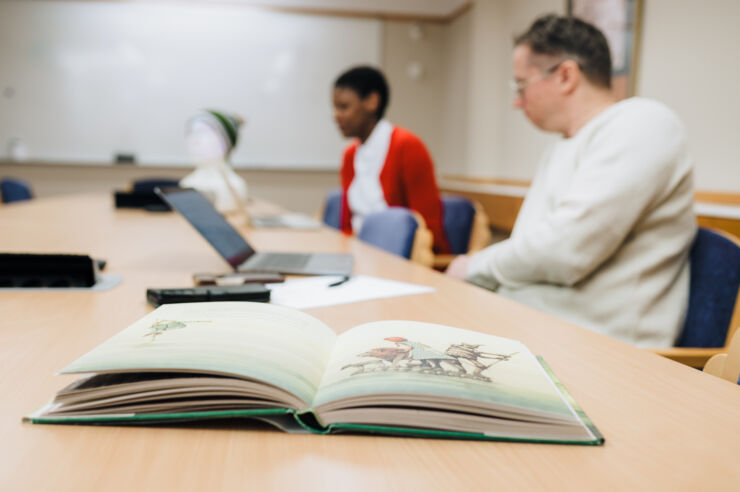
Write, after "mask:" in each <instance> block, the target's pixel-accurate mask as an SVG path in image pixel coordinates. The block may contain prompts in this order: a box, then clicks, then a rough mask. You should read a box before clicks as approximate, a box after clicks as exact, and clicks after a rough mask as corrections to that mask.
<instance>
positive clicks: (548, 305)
mask: <svg viewBox="0 0 740 492" xmlns="http://www.w3.org/2000/svg"><path fill="white" fill-rule="evenodd" d="M513 61H514V75H515V81H514V82H513V89H514V90H515V92H516V95H515V102H514V106H515V107H517V108H520V109H522V110H523V111H524V113H525V115H526V116H527V117H528V119H529V120H530V121H531V122H532V123H533V124H534V125H536V126H537V127H539V128H540V129H543V130H545V131H551V132H557V133H559V134H561V135H562V138H561V139H560V140H559V141H558V142H556V143H555V144H554V145H553V146H551V148H549V149H548V150H547V151H546V152H545V155H544V156H543V158H542V161H541V163H540V167H539V169H538V171H537V173H536V176H535V178H534V180H533V182H532V186H531V188H530V189H529V192H528V194H527V196H526V198H525V200H524V204H523V206H522V209H521V211H520V212H519V215H518V217H517V221H516V224H515V226H514V229H513V231H512V235H511V237H510V238H509V239H507V240H505V241H502V242H500V243H497V244H494V245H492V246H489V247H488V248H486V249H484V250H483V251H481V252H479V253H477V254H475V255H473V256H469V257H467V256H466V257H460V258H458V259H457V260H456V261H455V262H453V263H452V264H451V265H450V268H449V269H448V273H449V274H450V275H453V276H457V277H459V278H465V279H467V280H468V281H469V282H472V283H474V284H477V285H479V286H482V287H485V288H488V289H491V290H495V291H496V292H498V293H499V294H501V295H503V296H506V297H508V298H511V299H514V300H516V301H519V302H522V303H524V304H527V305H530V306H532V307H534V308H537V309H540V310H542V311H545V312H548V313H550V314H553V315H555V316H557V317H560V318H563V319H565V320H568V321H571V322H573V323H575V324H577V325H580V326H583V327H586V328H589V329H591V330H594V331H597V332H600V333H603V334H606V335H609V336H612V337H615V338H617V339H620V340H622V341H625V342H628V343H631V344H634V345H637V346H642V347H667V346H671V345H673V343H674V342H675V340H676V338H677V336H678V335H679V331H680V329H681V327H682V325H683V321H684V316H685V312H686V306H687V303H688V293H689V264H688V254H689V249H690V247H691V243H692V241H693V238H694V235H695V233H696V220H695V217H694V214H693V173H692V162H691V159H690V157H689V155H688V153H687V149H686V140H687V139H686V131H685V129H684V127H683V125H682V124H681V122H680V120H679V119H678V117H677V116H676V115H675V114H674V113H673V112H672V111H671V110H670V109H669V108H667V107H666V106H665V105H663V104H661V103H659V102H657V101H652V100H648V99H643V98H630V99H626V100H622V101H619V102H617V101H616V100H615V99H614V97H613V95H612V92H611V88H610V83H611V79H610V77H611V58H610V55H609V48H608V45H607V43H606V40H605V38H604V36H603V34H602V33H601V32H600V31H599V30H598V29H596V28H595V27H594V26H591V25H590V24H587V23H585V22H583V21H581V20H578V19H575V18H567V17H557V16H554V15H551V16H545V17H542V18H540V19H538V20H536V21H535V22H534V23H533V24H532V26H531V27H530V29H529V30H528V31H527V32H526V33H524V34H522V35H521V36H519V37H518V38H517V39H516V42H515V48H514V53H513Z"/></svg>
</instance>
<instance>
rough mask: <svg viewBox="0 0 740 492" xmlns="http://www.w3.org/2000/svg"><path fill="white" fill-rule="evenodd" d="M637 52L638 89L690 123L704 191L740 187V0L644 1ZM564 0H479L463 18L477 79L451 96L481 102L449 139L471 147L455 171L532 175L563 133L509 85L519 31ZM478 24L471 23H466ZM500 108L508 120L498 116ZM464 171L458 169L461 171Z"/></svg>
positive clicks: (460, 149) (461, 40)
mask: <svg viewBox="0 0 740 492" xmlns="http://www.w3.org/2000/svg"><path fill="white" fill-rule="evenodd" d="M643 3H644V11H643V18H642V20H643V25H642V40H641V43H640V51H639V54H638V67H637V95H638V96H645V97H651V98H655V99H658V100H660V101H663V102H665V103H666V104H668V105H669V106H670V107H671V108H673V109H674V110H675V111H676V112H677V113H678V115H679V116H680V117H681V119H682V120H683V121H684V123H685V124H686V126H687V128H688V132H689V146H690V150H691V153H692V155H693V156H694V160H695V166H696V167H695V169H696V187H697V189H700V190H713V191H728V192H740V166H738V165H736V161H737V160H738V156H740V138H738V134H739V133H740V123H738V116H740V95H739V94H738V90H737V87H738V86H739V85H740V82H738V81H740V51H739V50H738V46H740V29H737V22H738V19H740V2H739V1H737V0H711V1H709V2H703V3H702V2H695V1H693V0H645V1H644V2H643ZM564 11H565V0H478V1H477V2H476V4H475V7H474V8H473V9H471V10H470V11H469V12H467V13H466V14H464V15H463V16H462V17H461V18H459V19H457V20H455V21H454V22H453V23H452V25H451V26H450V30H451V32H454V31H455V30H460V29H461V28H464V29H469V31H470V32H469V33H467V36H466V35H464V34H458V35H452V36H450V38H449V39H450V46H448V50H450V51H451V52H455V51H456V50H457V51H459V50H463V49H467V48H468V44H470V46H469V52H470V56H471V59H472V62H471V63H472V67H471V68H470V70H469V73H470V78H469V79H466V78H465V77H464V76H462V75H459V76H458V78H457V79H455V80H452V81H450V83H449V84H448V85H447V86H446V87H445V97H446V98H447V99H448V101H447V105H448V106H450V105H452V106H454V105H458V106H461V107H463V106H464V107H468V108H472V109H471V110H470V111H468V112H467V114H466V116H465V125H466V126H467V128H468V129H469V131H468V132H467V133H468V139H467V141H466V140H463V139H458V140H456V141H455V142H451V143H447V145H448V146H447V147H446V148H444V149H443V150H442V153H441V155H444V156H450V155H455V154H456V155H463V156H467V162H466V164H465V166H462V165H461V166H457V167H456V170H455V171H453V170H452V169H451V167H450V166H449V165H448V163H447V162H445V163H443V165H442V166H441V167H442V169H443V170H444V171H445V172H447V173H449V174H466V175H470V176H481V177H497V178H512V179H531V178H532V176H533V175H534V172H535V170H536V166H537V162H538V158H539V155H540V154H541V152H542V151H543V149H544V147H545V146H546V145H547V144H548V143H549V142H551V141H553V140H554V139H555V138H557V137H556V136H551V135H547V134H543V133H542V132H540V131H538V130H536V129H535V128H534V127H533V126H532V125H531V124H530V123H529V122H528V121H526V119H525V118H524V116H523V115H522V114H521V113H520V112H518V111H514V110H513V109H511V95H510V94H509V93H506V94H505V97H504V96H502V95H501V94H502V92H501V91H504V90H506V89H505V87H504V89H501V87H502V86H503V85H504V84H505V83H506V80H507V79H510V78H511V60H510V52H511V37H512V35H514V34H516V33H519V32H522V31H523V30H524V29H526V28H527V26H528V25H529V23H531V22H532V21H533V20H534V19H535V18H536V17H537V16H539V15H541V14H545V13H549V12H556V13H563V12H564ZM465 26H469V27H465ZM497 115H498V118H500V120H497ZM458 170H459V172H458Z"/></svg>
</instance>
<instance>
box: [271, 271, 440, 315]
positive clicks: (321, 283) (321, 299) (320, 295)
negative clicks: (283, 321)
mask: <svg viewBox="0 0 740 492" xmlns="http://www.w3.org/2000/svg"><path fill="white" fill-rule="evenodd" d="M342 278H343V277H341V276H338V275H332V276H325V277H308V278H299V279H291V280H286V281H285V282H284V283H281V284H267V288H268V289H270V290H271V291H272V292H271V293H270V303H272V304H279V305H281V306H289V307H292V308H296V309H308V308H315V307H322V306H333V305H336V304H348V303H351V302H360V301H368V300H371V299H382V298H385V297H399V296H407V295H411V294H425V293H427V292H434V288H433V287H427V286H425V285H416V284H407V283H404V282H397V281H395V280H388V279H384V278H378V277H371V276H369V275H353V276H352V277H350V279H349V280H348V281H346V282H345V283H343V284H341V285H338V286H336V287H329V285H330V284H333V283H336V282H338V281H340V280H342Z"/></svg>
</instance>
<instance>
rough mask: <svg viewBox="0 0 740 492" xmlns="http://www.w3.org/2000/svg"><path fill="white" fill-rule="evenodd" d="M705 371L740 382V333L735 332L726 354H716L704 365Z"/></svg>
mask: <svg viewBox="0 0 740 492" xmlns="http://www.w3.org/2000/svg"><path fill="white" fill-rule="evenodd" d="M704 372H706V373H708V374H711V375H713V376H717V377H720V378H722V379H726V380H728V381H731V382H733V383H737V384H740V333H735V335H733V337H732V341H731V342H730V346H729V347H728V349H727V353H726V354H716V355H713V356H712V358H711V359H709V360H708V361H707V363H706V365H705V366H704Z"/></svg>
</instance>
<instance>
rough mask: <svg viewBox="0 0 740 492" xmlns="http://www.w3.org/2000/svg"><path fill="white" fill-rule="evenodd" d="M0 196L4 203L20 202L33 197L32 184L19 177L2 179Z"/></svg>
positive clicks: (0, 180)
mask: <svg viewBox="0 0 740 492" xmlns="http://www.w3.org/2000/svg"><path fill="white" fill-rule="evenodd" d="M0 198H2V202H3V203H11V202H20V201H23V200H30V199H31V198H33V193H32V192H31V185H30V184H29V183H28V182H26V181H23V180H22V179H18V178H2V179H0Z"/></svg>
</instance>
